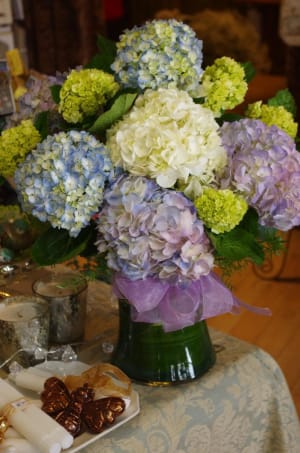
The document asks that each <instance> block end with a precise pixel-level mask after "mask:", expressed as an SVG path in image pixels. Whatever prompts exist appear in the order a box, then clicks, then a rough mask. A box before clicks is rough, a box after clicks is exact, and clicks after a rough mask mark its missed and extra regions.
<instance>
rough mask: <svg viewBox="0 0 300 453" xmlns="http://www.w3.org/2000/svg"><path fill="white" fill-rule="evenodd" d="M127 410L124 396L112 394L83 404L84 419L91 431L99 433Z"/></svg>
mask: <svg viewBox="0 0 300 453" xmlns="http://www.w3.org/2000/svg"><path fill="white" fill-rule="evenodd" d="M124 410H125V402H124V400H123V399H122V398H119V397H116V396H111V397H106V398H100V399H98V400H95V401H91V402H89V403H85V404H84V405H83V411H82V419H83V421H84V423H85V424H86V426H87V429H88V431H89V432H90V433H93V434H98V433H100V432H101V431H103V429H105V428H106V427H107V426H109V425H111V424H113V423H114V421H115V419H116V417H117V416H118V415H121V414H122V413H123V412H124Z"/></svg>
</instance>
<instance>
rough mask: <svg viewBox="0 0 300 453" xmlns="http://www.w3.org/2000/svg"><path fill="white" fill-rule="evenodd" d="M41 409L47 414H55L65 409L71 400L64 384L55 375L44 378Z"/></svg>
mask: <svg viewBox="0 0 300 453" xmlns="http://www.w3.org/2000/svg"><path fill="white" fill-rule="evenodd" d="M41 400H42V402H43V405H42V409H43V411H44V412H46V413H47V414H49V415H52V414H53V415H55V414H57V413H58V412H61V411H62V410H63V409H66V408H67V407H68V405H69V404H70V401H71V396H70V394H69V391H68V389H67V387H66V386H65V384H64V383H63V382H62V381H61V380H60V379H58V378H56V377H51V378H49V379H47V380H46V382H45V384H44V390H43V392H42V393H41Z"/></svg>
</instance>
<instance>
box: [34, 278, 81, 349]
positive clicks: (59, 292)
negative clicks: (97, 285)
mask: <svg viewBox="0 0 300 453" xmlns="http://www.w3.org/2000/svg"><path fill="white" fill-rule="evenodd" d="M87 286H88V285H87V281H86V279H85V278H84V276H83V275H81V274H79V273H76V272H68V273H60V274H56V273H53V274H50V275H49V276H47V277H46V278H43V279H39V280H36V281H35V282H34V283H33V286H32V290H33V293H34V294H35V295H38V296H40V297H43V298H44V299H46V300H47V301H48V304H49V311H50V334H49V341H50V343H51V344H67V343H72V342H74V341H78V340H82V339H83V337H84V329H85V320H86V306H87Z"/></svg>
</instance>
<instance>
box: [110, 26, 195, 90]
mask: <svg viewBox="0 0 300 453" xmlns="http://www.w3.org/2000/svg"><path fill="white" fill-rule="evenodd" d="M112 69H113V71H114V72H115V74H116V78H117V80H118V81H119V82H120V83H121V84H122V85H123V86H124V87H130V88H139V89H142V90H144V89H146V88H152V89H156V88H158V87H161V88H167V87H169V88H174V87H177V88H179V89H182V90H186V91H188V92H190V93H194V92H197V90H198V86H199V81H200V78H201V74H202V41H200V40H199V39H198V38H197V37H196V34H195V32H194V30H192V28H190V27H189V26H188V25H186V24H183V23H182V22H178V21H177V20H174V19H171V20H155V21H151V22H146V24H145V25H143V26H141V27H136V26H135V27H134V28H132V29H131V30H126V31H125V32H124V33H123V34H122V35H121V36H120V41H119V42H118V43H117V56H116V58H115V61H114V63H113V65H112Z"/></svg>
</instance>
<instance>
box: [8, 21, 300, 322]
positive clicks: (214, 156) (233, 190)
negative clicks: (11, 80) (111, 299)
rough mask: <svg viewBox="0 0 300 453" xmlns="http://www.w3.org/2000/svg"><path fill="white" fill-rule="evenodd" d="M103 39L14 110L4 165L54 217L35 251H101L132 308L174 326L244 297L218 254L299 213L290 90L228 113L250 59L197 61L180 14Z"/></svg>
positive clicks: (263, 239)
mask: <svg viewBox="0 0 300 453" xmlns="http://www.w3.org/2000/svg"><path fill="white" fill-rule="evenodd" d="M98 45H99V53H98V54H97V55H96V56H95V57H94V58H93V59H92V61H91V62H90V63H89V64H88V65H87V66H85V67H82V68H76V69H74V70H72V71H70V72H69V73H68V74H66V75H65V77H64V78H63V80H59V83H55V84H53V85H52V86H49V90H50V91H51V93H52V97H53V100H54V101H55V103H56V104H55V108H54V107H53V105H51V109H49V108H47V103H46V104H45V105H46V107H45V109H43V108H41V109H40V110H39V111H38V112H35V115H28V114H27V115H25V114H24V115H23V116H22V111H20V112H19V115H21V117H20V122H19V123H18V124H17V125H11V124H9V122H8V123H7V127H6V128H5V130H3V132H2V135H1V138H0V156H1V160H0V162H1V164H0V173H1V174H2V175H3V176H4V177H6V178H10V180H13V181H14V184H15V189H16V192H17V194H18V199H19V202H20V205H21V206H22V209H23V210H24V211H25V212H28V213H30V214H31V215H33V216H35V217H37V218H38V219H39V220H40V222H42V223H43V224H44V225H45V227H47V228H46V229H45V231H44V232H43V234H42V235H41V236H40V237H39V238H38V239H37V240H36V242H35V243H34V244H33V246H32V250H31V251H32V257H33V259H34V260H35V261H36V262H37V263H38V264H41V265H48V264H53V263H58V262H64V261H66V260H69V259H70V258H72V257H74V256H78V255H83V256H93V257H94V258H95V260H96V261H97V260H98V262H99V263H103V262H105V263H106V266H107V268H109V269H110V270H111V271H112V272H113V275H114V280H113V284H114V289H115V292H116V294H118V295H122V297H125V298H127V299H128V300H129V301H130V303H131V304H132V305H133V307H134V308H133V316H134V319H135V320H137V321H144V322H151V323H153V322H154V323H157V322H159V323H161V324H162V325H163V327H164V329H165V330H166V331H172V330H176V329H180V328H182V327H186V326H189V325H192V324H193V323H195V322H196V321H198V320H201V319H205V318H208V317H209V316H214V315H217V314H221V313H224V312H234V311H236V310H238V309H239V307H240V306H241V303H240V302H239V301H237V300H236V299H235V298H234V297H233V296H232V294H231V292H230V291H229V289H227V287H226V286H225V285H224V284H223V283H222V282H221V280H220V279H219V277H217V276H216V275H215V273H214V272H213V269H214V266H218V267H221V268H222V269H223V270H224V271H225V273H226V272H227V271H229V270H232V269H236V268H237V267H238V266H239V265H240V264H241V263H243V262H249V261H252V262H254V263H255V264H257V265H260V264H262V262H263V261H264V259H265V257H266V254H268V253H272V252H276V251H278V250H280V248H281V246H282V241H281V239H280V236H278V231H279V230H283V231H286V230H288V229H291V228H293V227H294V226H296V225H299V224H300V155H299V152H298V151H297V148H296V143H297V140H296V134H297V124H296V123H295V121H294V115H295V104H294V101H293V98H292V96H291V95H290V93H289V92H288V90H283V91H281V92H279V93H278V94H277V95H276V96H275V97H274V98H272V99H270V101H269V102H268V103H266V104H263V103H262V102H261V101H258V102H256V103H254V104H252V105H249V106H248V107H247V108H245V112H244V115H243V116H241V115H238V114H236V113H234V108H235V107H236V106H237V105H239V104H241V103H242V102H243V100H244V98H245V95H246V92H247V87H248V82H249V80H250V78H251V75H253V70H252V69H253V68H252V66H251V64H250V63H247V62H246V63H245V62H244V63H240V62H236V61H234V60H233V59H232V58H229V57H221V58H218V59H216V60H215V62H214V63H213V64H212V65H210V66H207V67H206V68H203V67H202V65H203V63H202V45H204V46H205V43H204V44H203V43H202V41H200V40H199V39H198V38H197V37H196V34H195V32H194V31H193V30H192V29H191V28H190V27H189V26H187V25H186V24H184V23H182V22H179V21H177V20H175V19H171V20H155V21H151V22H147V23H145V24H144V25H142V26H139V27H134V28H132V29H130V30H126V31H124V33H123V34H122V35H121V36H120V40H119V42H117V43H113V42H111V41H109V40H107V39H106V38H103V37H99V39H98ZM43 89H45V88H43ZM26 96H27V98H28V96H30V91H29V92H28V93H27V94H26ZM35 96H36V90H35ZM26 105H27V107H28V102H27V104H26ZM20 110H21V109H20ZM54 110H55V111H56V116H55V127H56V128H58V130H57V131H56V132H55V133H53V130H55V128H54V126H53V111H54ZM26 112H27V110H26ZM57 115H58V116H59V121H58V120H57ZM58 125H59V127H58ZM141 294H143V296H142V297H141Z"/></svg>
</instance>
